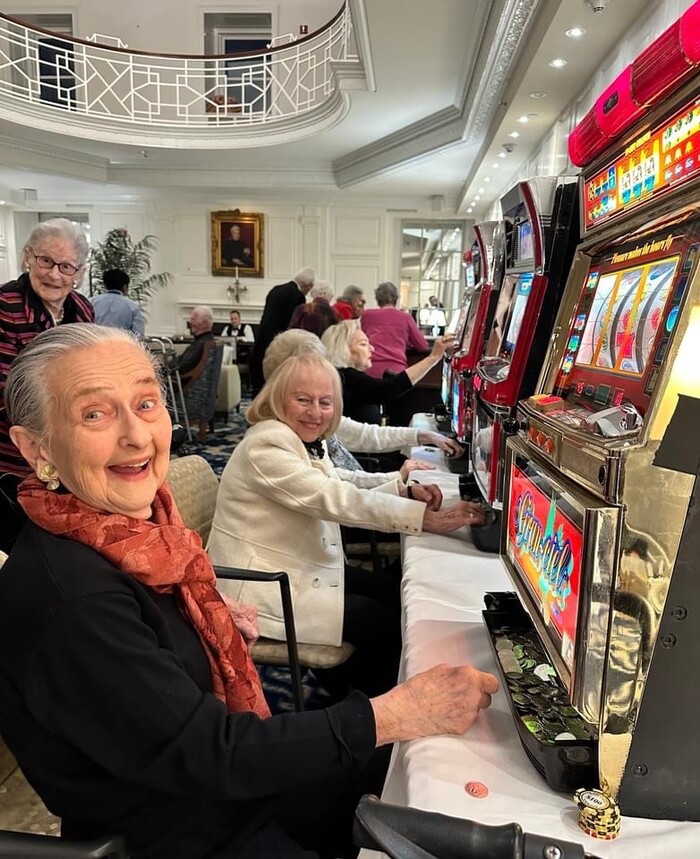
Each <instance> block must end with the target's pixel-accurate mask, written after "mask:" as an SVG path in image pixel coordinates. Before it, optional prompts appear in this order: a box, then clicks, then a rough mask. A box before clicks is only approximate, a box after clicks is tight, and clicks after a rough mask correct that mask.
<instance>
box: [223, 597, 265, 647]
mask: <svg viewBox="0 0 700 859" xmlns="http://www.w3.org/2000/svg"><path fill="white" fill-rule="evenodd" d="M221 596H222V597H223V600H224V602H225V603H226V605H227V606H228V609H229V611H230V612H231V617H232V618H233V622H234V623H235V624H236V627H237V628H238V631H239V632H240V634H241V635H242V636H243V640H244V641H245V643H246V644H248V645H251V644H255V642H256V641H257V640H258V639H259V638H260V626H259V625H258V610H257V608H256V607H255V606H254V605H248V604H247V603H244V602H238V600H235V599H233V597H230V596H228V595H227V594H221Z"/></svg>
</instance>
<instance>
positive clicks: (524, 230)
mask: <svg viewBox="0 0 700 859" xmlns="http://www.w3.org/2000/svg"><path fill="white" fill-rule="evenodd" d="M517 229H518V262H520V261H524V260H531V259H534V257H535V243H534V240H533V235H532V224H531V223H530V222H529V221H523V223H522V224H518V227H517Z"/></svg>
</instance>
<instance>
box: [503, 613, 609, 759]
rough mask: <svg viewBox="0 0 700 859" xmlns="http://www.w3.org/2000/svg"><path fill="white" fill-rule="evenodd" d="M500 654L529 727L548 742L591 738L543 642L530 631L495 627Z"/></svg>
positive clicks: (520, 713) (510, 687) (525, 722)
mask: <svg viewBox="0 0 700 859" xmlns="http://www.w3.org/2000/svg"><path fill="white" fill-rule="evenodd" d="M493 632H494V637H495V647H496V653H497V654H498V661H499V662H500V663H501V668H502V669H503V674H504V676H505V678H506V682H507V683H508V688H509V689H510V693H511V698H512V700H513V703H514V704H515V707H516V709H517V711H518V715H519V716H520V719H521V721H522V722H523V724H524V725H525V727H526V728H527V729H528V731H530V733H531V734H533V735H534V736H535V737H536V738H537V739H538V740H539V741H540V742H542V743H544V744H545V745H552V746H553V745H556V744H557V743H564V742H571V741H572V740H589V741H590V740H591V739H592V738H591V735H590V733H589V731H588V728H587V727H586V723H585V722H584V721H583V719H582V718H581V717H580V716H579V714H578V712H577V711H576V710H575V709H574V708H573V707H572V706H571V702H570V700H569V696H568V693H567V691H566V689H565V688H564V687H563V686H562V685H561V683H560V682H559V680H558V678H557V676H556V672H555V671H554V668H553V667H552V665H551V664H550V663H549V661H548V660H547V657H546V656H545V654H544V651H543V649H542V647H541V645H540V643H539V641H538V640H537V639H536V638H535V637H534V636H532V635H528V634H527V631H526V630H521V629H517V628H513V627H503V628H501V629H497V630H494V631H493Z"/></svg>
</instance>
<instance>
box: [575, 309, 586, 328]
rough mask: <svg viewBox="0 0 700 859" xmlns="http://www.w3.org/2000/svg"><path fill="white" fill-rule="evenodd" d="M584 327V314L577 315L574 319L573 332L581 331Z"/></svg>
mask: <svg viewBox="0 0 700 859" xmlns="http://www.w3.org/2000/svg"><path fill="white" fill-rule="evenodd" d="M585 327H586V314H585V313H579V315H578V316H577V317H576V321H575V322H574V331H583V329H584V328H585Z"/></svg>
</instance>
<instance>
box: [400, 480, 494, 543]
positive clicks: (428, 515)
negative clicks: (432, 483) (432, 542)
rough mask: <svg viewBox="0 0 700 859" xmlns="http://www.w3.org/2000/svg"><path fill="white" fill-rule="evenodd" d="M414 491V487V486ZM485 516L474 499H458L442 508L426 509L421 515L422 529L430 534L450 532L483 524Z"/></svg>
mask: <svg viewBox="0 0 700 859" xmlns="http://www.w3.org/2000/svg"><path fill="white" fill-rule="evenodd" d="M414 491H415V487H414ZM485 522H486V517H485V514H484V509H483V507H482V506H481V504H477V503H475V502H474V501H458V502H457V503H456V504H453V505H452V507H446V508H444V509H443V510H438V511H431V510H426V511H425V516H424V517H423V530H424V531H428V532H429V533H431V534H451V533H452V531H456V530H457V529H458V528H463V527H464V526H465V525H469V526H473V527H478V526H480V525H484V524H485Z"/></svg>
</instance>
